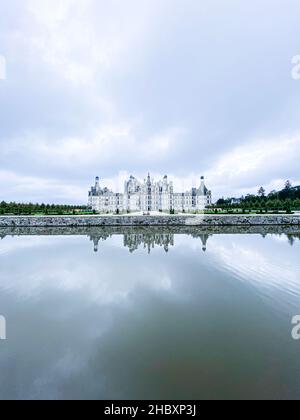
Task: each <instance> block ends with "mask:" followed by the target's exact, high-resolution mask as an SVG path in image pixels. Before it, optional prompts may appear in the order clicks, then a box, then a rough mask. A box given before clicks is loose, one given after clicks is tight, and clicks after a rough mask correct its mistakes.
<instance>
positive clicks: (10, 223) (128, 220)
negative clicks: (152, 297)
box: [0, 214, 300, 228]
mask: <svg viewBox="0 0 300 420" xmlns="http://www.w3.org/2000/svg"><path fill="white" fill-rule="evenodd" d="M101 226H102V227H105V226H108V227H110V226H111V227H114V226H115V227H118V226H125V227H126V226H127V227H139V226H298V227H300V215H299V214H297V215H295V214H291V215H289V214H285V215H283V214H282V215H280V214H278V215H271V214H268V215H264V214H262V215H232V214H228V215H227V214H226V215H160V216H157V215H155V216H154V215H153V216H151V215H150V216H135V215H132V216H130V215H125V216H116V215H108V216H97V215H92V216H88V215H87V216H0V227H1V228H17V227H101Z"/></svg>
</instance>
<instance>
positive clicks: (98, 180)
mask: <svg viewBox="0 0 300 420" xmlns="http://www.w3.org/2000/svg"><path fill="white" fill-rule="evenodd" d="M95 191H96V193H98V192H99V191H100V178H99V177H98V176H96V181H95Z"/></svg>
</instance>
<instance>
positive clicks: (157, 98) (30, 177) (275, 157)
mask: <svg viewBox="0 0 300 420" xmlns="http://www.w3.org/2000/svg"><path fill="white" fill-rule="evenodd" d="M299 16H300V2H299V0H285V1H283V0H251V1H247V2H246V1H244V0H226V1H224V0H201V1H200V0H109V1H108V0H60V1H53V0H2V1H1V14H0V56H1V58H0V79H2V80H0V111H1V112H0V201H1V200H7V201H10V200H14V201H25V202H28V201H39V202H50V203H51V202H56V203H86V201H87V191H88V189H89V188H90V186H91V184H92V183H93V181H94V177H95V176H96V175H99V176H100V178H102V181H101V182H102V185H104V184H106V185H108V186H109V187H112V188H114V189H116V190H122V188H123V181H124V179H125V177H126V176H129V175H130V174H133V175H135V176H137V177H141V178H144V177H145V175H146V174H147V173H148V171H150V172H151V173H152V174H153V176H154V177H158V176H163V175H165V174H168V175H169V176H170V177H171V178H173V179H174V181H175V186H176V189H177V190H181V189H183V188H184V189H187V188H189V187H191V184H195V185H196V184H197V183H199V177H200V176H201V175H205V177H206V178H207V185H208V187H209V188H211V189H212V191H213V196H214V199H216V198H218V197H220V196H223V195H224V196H229V195H238V196H239V195H241V194H243V193H244V194H246V193H249V192H250V193H251V192H256V191H257V189H258V187H259V186H260V185H263V186H265V188H266V189H268V190H271V189H273V188H279V187H281V186H282V185H283V183H284V181H285V180H286V179H291V180H292V181H293V183H294V184H300V169H299V153H300V80H296V79H297V77H294V78H293V77H292V70H293V67H295V64H292V59H293V57H294V56H296V55H300V25H299ZM294 60H295V59H294ZM1 63H2V64H1ZM5 63H6V66H5V67H6V69H4V68H3V67H4V64H5ZM4 70H6V72H4ZM5 73H6V78H5V80H4V76H3V75H4V74H5ZM1 74H2V77H1ZM299 74H300V72H299ZM294 76H295V69H294Z"/></svg>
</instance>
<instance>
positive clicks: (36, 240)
mask: <svg viewBox="0 0 300 420" xmlns="http://www.w3.org/2000/svg"><path fill="white" fill-rule="evenodd" d="M73 233H74V234H72V235H68V232H63V231H60V232H59V234H58V235H55V234H53V232H51V234H50V232H49V235H48V234H47V232H46V234H45V232H43V235H41V234H37V232H34V231H33V232H32V231H30V232H29V234H23V235H21V236H11V235H10V234H9V232H8V233H7V232H6V233H2V234H1V237H2V240H1V241H0V314H1V315H4V316H5V318H6V322H7V340H6V341H0V399H207V398H208V399H216V398H221V399H232V398H234V399H237V398H247V399H249V398H250V399H252V398H278V399H286V398H297V399H299V398H300V341H294V340H293V339H292V338H291V330H292V325H291V319H292V317H293V316H295V315H298V314H300V258H299V256H300V241H299V237H300V235H299V234H297V233H295V234H293V235H291V234H289V235H286V234H284V233H281V234H277V233H276V232H274V233H272V234H268V235H266V236H263V235H261V234H260V233H259V232H258V233H253V234H243V233H241V234H232V233H230V232H228V231H227V232H226V233H224V232H223V231H222V230H220V231H219V232H216V233H215V234H209V233H208V232H195V233H194V234H184V233H182V232H178V233H176V232H174V231H172V232H169V231H158V232H157V231H156V232H154V231H149V230H148V231H143V230H140V231H139V230H137V231H132V230H129V231H124V232H121V233H119V232H116V234H112V233H111V231H106V230H103V229H102V230H101V229H100V230H96V231H94V232H93V233H89V232H86V233H84V232H80V233H78V234H77V233H76V232H73Z"/></svg>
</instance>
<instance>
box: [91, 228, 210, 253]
mask: <svg viewBox="0 0 300 420" xmlns="http://www.w3.org/2000/svg"><path fill="white" fill-rule="evenodd" d="M111 236H112V235H109V234H103V233H101V234H94V235H90V240H91V241H93V243H94V251H95V252H98V251H99V243H100V242H101V241H106V240H107V239H108V238H110V237H111ZM209 236H210V235H209V234H199V235H197V238H199V239H200V240H201V242H202V250H203V251H204V252H205V251H206V249H207V241H208V238H209ZM193 237H194V235H193ZM123 245H124V247H125V248H128V249H129V251H130V252H131V253H133V252H135V251H137V250H138V249H144V250H146V251H147V252H148V254H150V253H151V251H152V250H153V249H154V248H155V247H160V248H163V250H164V251H165V252H169V249H170V247H172V246H174V245H175V235H174V234H173V233H153V234H152V233H124V234H123Z"/></svg>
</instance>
